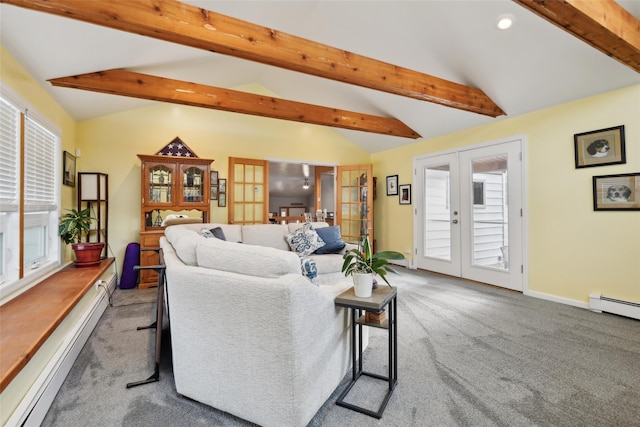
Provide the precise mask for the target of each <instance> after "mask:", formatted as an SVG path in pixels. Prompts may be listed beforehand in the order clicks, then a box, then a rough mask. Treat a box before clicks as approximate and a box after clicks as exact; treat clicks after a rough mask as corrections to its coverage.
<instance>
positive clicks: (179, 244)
mask: <svg viewBox="0 0 640 427" xmlns="http://www.w3.org/2000/svg"><path fill="white" fill-rule="evenodd" d="M164 235H165V236H166V238H167V240H168V241H169V242H170V243H171V245H173V248H174V249H175V251H176V255H178V258H180V260H182V262H183V263H185V264H187V265H198V261H197V258H196V244H197V243H198V241H201V240H202V241H204V240H206V239H205V238H204V237H203V236H202V235H201V234H200V233H198V232H197V231H194V230H189V229H185V228H181V227H179V226H172V227H167V228H166V229H165V230H164Z"/></svg>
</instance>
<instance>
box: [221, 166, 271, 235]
mask: <svg viewBox="0 0 640 427" xmlns="http://www.w3.org/2000/svg"><path fill="white" fill-rule="evenodd" d="M227 191H228V194H227V205H228V207H229V208H228V221H229V224H264V223H268V221H269V219H268V212H269V162H268V161H266V160H256V159H242V158H237V157H229V182H228V183H227Z"/></svg>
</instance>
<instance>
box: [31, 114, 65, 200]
mask: <svg viewBox="0 0 640 427" xmlns="http://www.w3.org/2000/svg"><path fill="white" fill-rule="evenodd" d="M55 171H56V136H55V135H54V134H53V133H51V132H49V131H48V130H46V129H45V128H43V127H42V126H40V125H39V124H38V123H36V122H34V121H33V120H32V119H30V118H29V117H26V118H25V134H24V210H25V211H26V212H37V211H52V210H55V209H56V208H57V206H56V191H55V189H56V187H55V179H54V177H55Z"/></svg>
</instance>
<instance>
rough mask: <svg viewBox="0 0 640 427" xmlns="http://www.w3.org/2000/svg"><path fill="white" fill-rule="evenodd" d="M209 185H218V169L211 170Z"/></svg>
mask: <svg viewBox="0 0 640 427" xmlns="http://www.w3.org/2000/svg"><path fill="white" fill-rule="evenodd" d="M210 175H211V183H210V184H211V185H218V171H211V173H210Z"/></svg>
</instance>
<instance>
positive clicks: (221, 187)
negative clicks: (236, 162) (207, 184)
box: [218, 178, 227, 194]
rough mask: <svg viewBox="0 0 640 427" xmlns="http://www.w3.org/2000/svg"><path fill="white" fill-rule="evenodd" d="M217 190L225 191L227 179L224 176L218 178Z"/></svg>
mask: <svg viewBox="0 0 640 427" xmlns="http://www.w3.org/2000/svg"><path fill="white" fill-rule="evenodd" d="M218 192H220V194H222V193H226V192H227V180H226V178H220V179H219V180H218Z"/></svg>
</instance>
